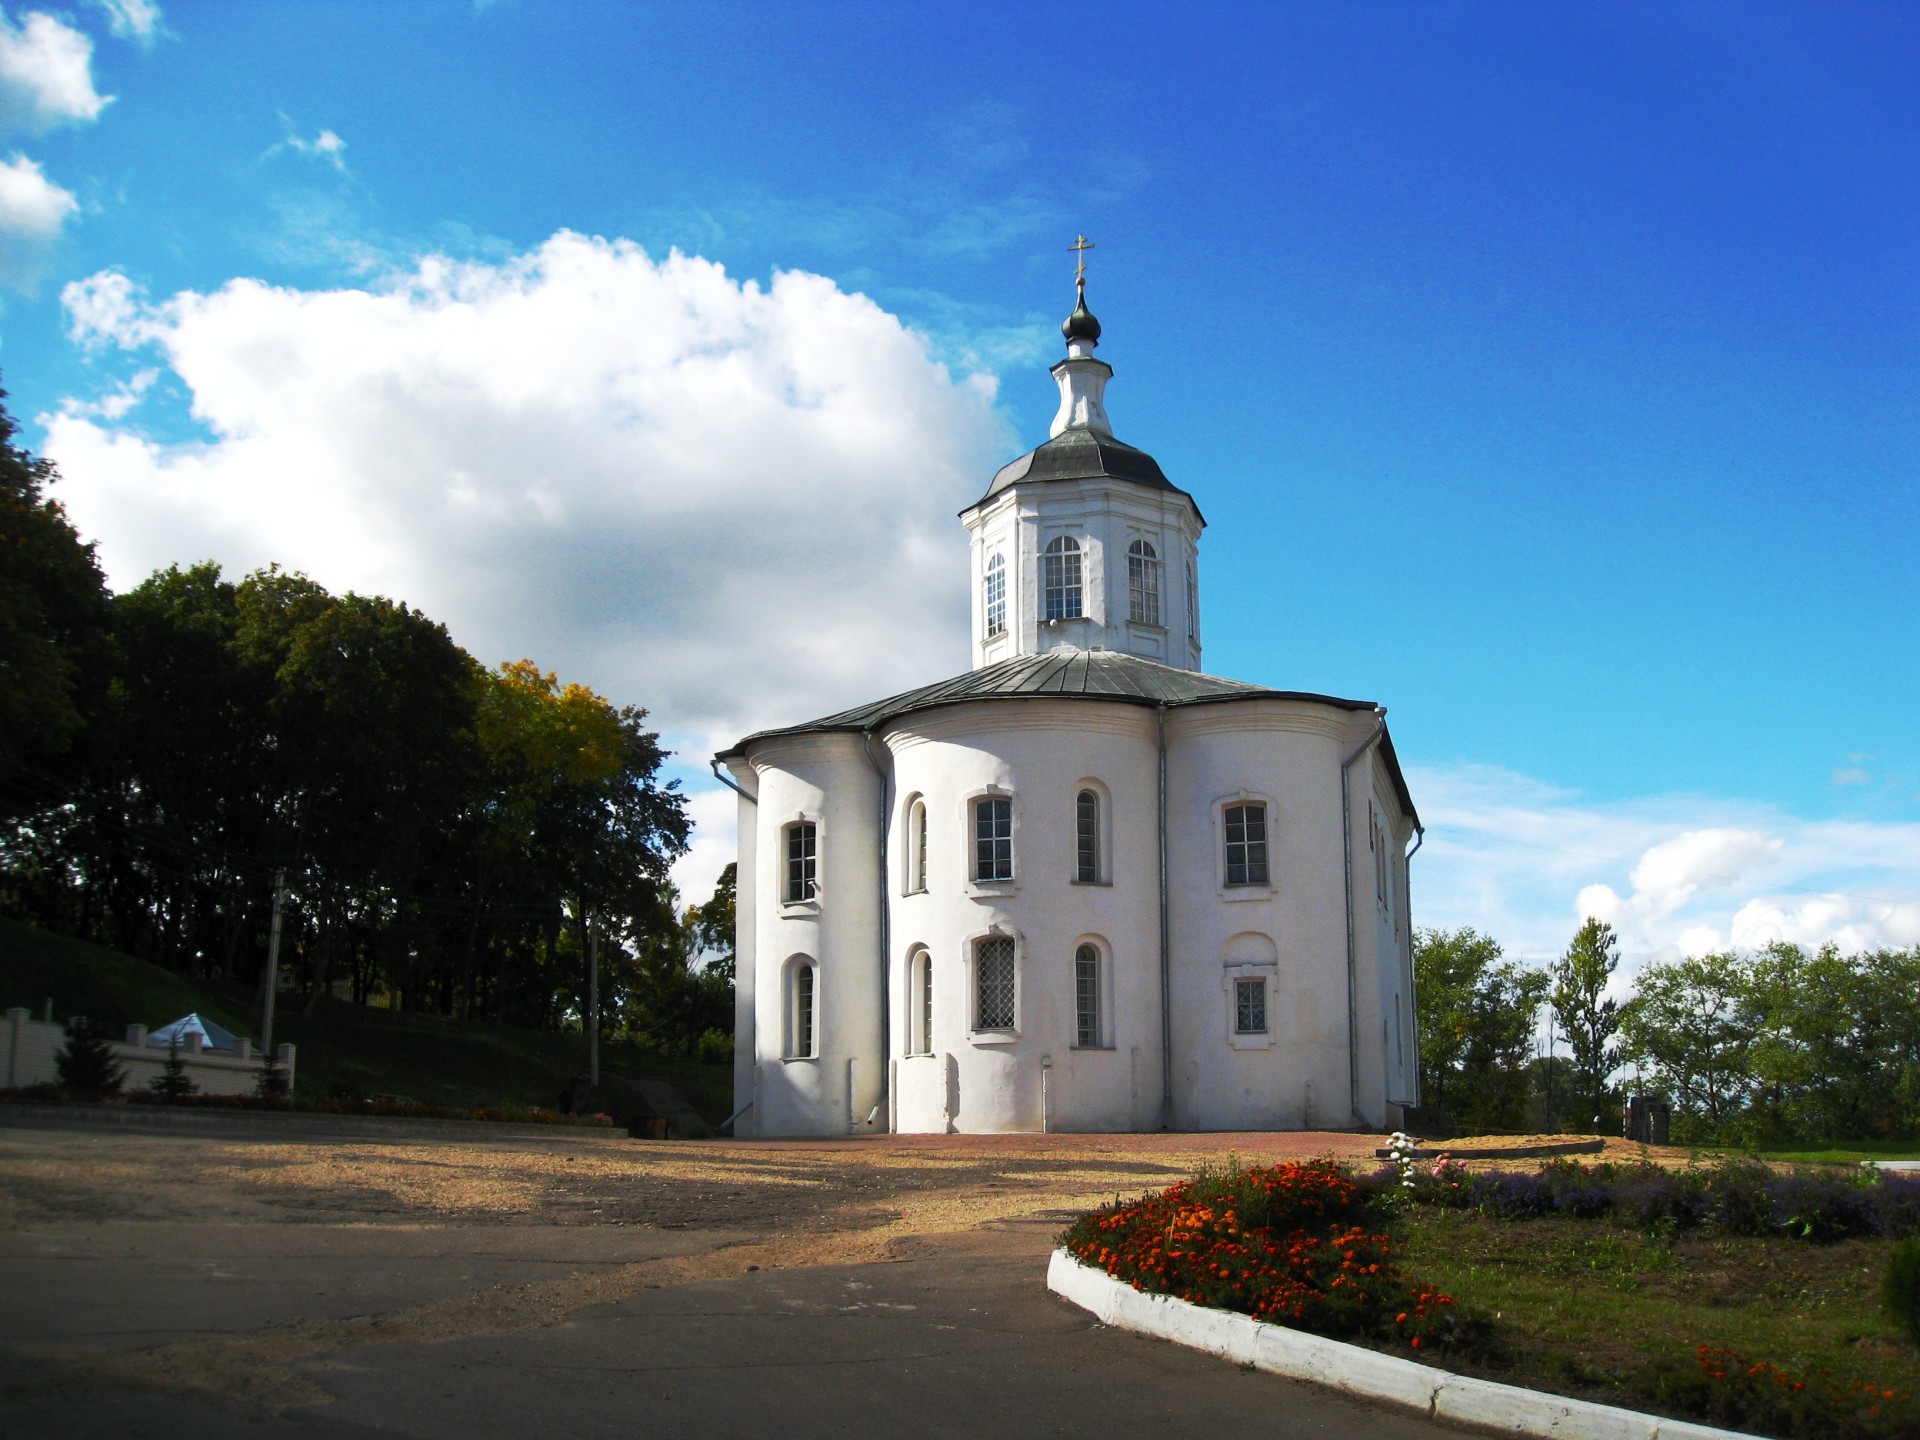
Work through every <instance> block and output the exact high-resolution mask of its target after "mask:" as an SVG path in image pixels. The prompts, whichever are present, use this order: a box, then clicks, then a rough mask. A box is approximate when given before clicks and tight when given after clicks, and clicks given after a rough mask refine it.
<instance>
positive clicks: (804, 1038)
mask: <svg viewBox="0 0 1920 1440" xmlns="http://www.w3.org/2000/svg"><path fill="white" fill-rule="evenodd" d="M792 1055H793V1058H794V1059H796V1060H811V1059H812V1058H813V966H811V965H796V966H794V967H793V1048H792Z"/></svg>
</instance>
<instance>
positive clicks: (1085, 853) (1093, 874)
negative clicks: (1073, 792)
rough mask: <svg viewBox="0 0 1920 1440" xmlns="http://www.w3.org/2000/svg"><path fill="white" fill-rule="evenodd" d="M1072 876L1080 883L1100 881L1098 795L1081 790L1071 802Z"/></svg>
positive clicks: (1096, 883) (1089, 883) (1087, 883)
mask: <svg viewBox="0 0 1920 1440" xmlns="http://www.w3.org/2000/svg"><path fill="white" fill-rule="evenodd" d="M1073 810H1074V815H1073V831H1074V835H1073V839H1074V855H1073V878H1074V879H1075V880H1076V881H1077V882H1078V883H1080V884H1082V885H1098V884H1099V883H1100V797H1099V796H1098V795H1096V794H1094V793H1093V791H1091V790H1082V791H1081V792H1080V794H1079V795H1078V796H1077V797H1076V798H1075V800H1074V803H1073Z"/></svg>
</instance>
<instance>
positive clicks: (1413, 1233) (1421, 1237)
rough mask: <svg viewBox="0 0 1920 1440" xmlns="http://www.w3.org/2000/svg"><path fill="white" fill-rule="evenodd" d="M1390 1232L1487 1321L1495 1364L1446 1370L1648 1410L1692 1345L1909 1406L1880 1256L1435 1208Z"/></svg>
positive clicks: (1853, 1243)
mask: <svg viewBox="0 0 1920 1440" xmlns="http://www.w3.org/2000/svg"><path fill="white" fill-rule="evenodd" d="M1394 1229H1395V1233H1396V1237H1397V1238H1396V1246H1395V1248H1396V1251H1397V1255H1396V1258H1397V1259H1398V1260H1399V1261H1400V1262H1401V1263H1402V1264H1403V1265H1404V1266H1405V1268H1406V1270H1407V1272H1408V1273H1410V1274H1413V1275H1417V1276H1419V1277H1421V1278H1422V1279H1425V1280H1427V1281H1430V1282H1432V1283H1434V1284H1436V1285H1438V1286H1439V1287H1440V1288H1441V1289H1442V1290H1444V1291H1446V1292H1447V1293H1449V1294H1451V1295H1453V1296H1454V1297H1455V1299H1456V1301H1457V1302H1458V1304H1459V1305H1460V1307H1461V1308H1462V1309H1463V1310H1465V1311H1469V1312H1472V1311H1477V1312H1479V1313H1480V1314H1482V1315H1484V1316H1487V1317H1497V1321H1496V1326H1497V1332H1498V1333H1499V1335H1500V1336H1501V1338H1502V1342H1503V1343H1504V1344H1505V1345H1506V1346H1507V1347H1508V1350H1509V1353H1508V1354H1507V1355H1506V1356H1505V1357H1504V1359H1502V1360H1499V1361H1497V1362H1494V1363H1489V1364H1485V1365H1478V1366H1476V1365H1473V1364H1471V1363H1468V1364H1458V1363H1456V1362H1455V1361H1454V1360H1452V1359H1449V1360H1447V1361H1445V1362H1443V1363H1446V1364H1447V1365H1448V1367H1449V1368H1459V1369H1469V1370H1474V1371H1476V1372H1477V1373H1480V1374H1484V1375H1487V1376H1489V1377H1490V1378H1494V1379H1501V1380H1505V1381H1508V1382H1510V1383H1516V1384H1526V1385H1537V1386H1542V1387H1544V1388H1548V1389H1554V1390H1558V1391H1561V1392H1564V1393H1567V1394H1575V1395H1582V1396H1585V1397H1588V1398H1592V1399H1597V1400H1601V1401H1604V1402H1606V1403H1609V1404H1615V1405H1624V1406H1627V1407H1629V1408H1649V1406H1650V1404H1651V1403H1652V1388H1653V1382H1652V1378H1651V1377H1652V1375H1653V1373H1654V1372H1655V1371H1656V1370H1657V1369H1658V1368H1659V1367H1660V1366H1661V1365H1662V1364H1663V1363H1664V1364H1667V1365H1675V1364H1677V1365H1678V1366H1679V1367H1680V1368H1682V1369H1687V1368H1688V1367H1694V1366H1696V1365H1697V1361H1696V1359H1695V1357H1696V1354H1697V1349H1698V1347H1699V1346H1701V1345H1703V1344H1705V1345H1713V1346H1716V1347H1720V1346H1724V1347H1728V1348H1731V1349H1734V1350H1738V1351H1740V1352H1742V1353H1743V1354H1745V1355H1747V1356H1750V1357H1752V1358H1753V1359H1755V1360H1762V1361H1768V1362H1771V1363H1772V1364H1774V1365H1777V1366H1780V1367H1782V1368H1783V1369H1785V1370H1788V1371H1790V1372H1794V1373H1795V1374H1796V1375H1800V1376H1806V1375H1809V1374H1811V1373H1812V1372H1816V1371H1819V1370H1828V1371H1831V1372H1832V1373H1833V1374H1834V1375H1836V1376H1842V1377H1845V1378H1847V1379H1849V1380H1851V1379H1858V1380H1863V1381H1868V1382H1871V1383H1873V1384H1875V1385H1878V1386H1881V1387H1883V1388H1888V1389H1894V1390H1898V1391H1902V1392H1906V1393H1910V1394H1911V1393H1915V1392H1920V1354H1917V1353H1916V1347H1915V1345H1914V1343H1913V1341H1912V1339H1911V1338H1910V1337H1908V1336H1907V1335H1906V1334H1905V1333H1904V1332H1903V1331H1902V1330H1900V1329H1899V1328H1898V1327H1897V1326H1896V1325H1895V1324H1894V1322H1893V1320H1892V1319H1891V1318H1890V1317H1889V1316H1888V1315H1887V1314H1886V1313H1885V1311H1884V1310H1883V1309H1882V1307H1881V1303H1880V1296H1879V1286H1880V1281H1881V1276H1882V1275H1883V1274H1884V1273H1885V1272H1886V1268H1887V1261H1888V1255H1889V1253H1890V1251H1891V1249H1892V1242H1891V1241H1884V1240H1847V1241H1842V1242H1840V1243H1838V1244H1831V1245H1816V1244H1811V1243H1807V1242H1805V1241H1798V1240H1790V1239H1775V1238H1752V1237H1746V1236H1729V1235H1721V1234H1711V1235H1691V1234H1682V1235H1680V1236H1677V1237H1673V1238H1658V1237H1654V1236H1649V1235H1646V1234H1643V1233H1641V1232H1639V1231H1637V1230H1634V1229H1630V1228H1627V1227H1623V1226H1620V1225H1616V1224H1614V1223H1612V1222H1610V1221H1592V1220H1577V1219H1567V1218H1552V1219H1539V1220H1525V1221H1513V1220H1500V1219H1496V1218H1493V1217H1491V1216H1486V1215H1482V1214H1479V1213H1477V1212H1475V1211H1470V1210H1449V1209H1442V1208H1439V1207H1436V1206H1413V1207H1409V1208H1408V1209H1406V1210H1405V1211H1402V1212H1400V1213H1399V1214H1398V1215H1397V1216H1396V1217H1395V1226H1394Z"/></svg>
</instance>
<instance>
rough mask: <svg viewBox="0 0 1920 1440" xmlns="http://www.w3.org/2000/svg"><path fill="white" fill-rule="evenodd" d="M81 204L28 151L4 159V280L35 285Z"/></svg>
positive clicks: (0, 230) (0, 165) (0, 276)
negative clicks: (53, 246)
mask: <svg viewBox="0 0 1920 1440" xmlns="http://www.w3.org/2000/svg"><path fill="white" fill-rule="evenodd" d="M79 208H80V206H79V202H78V201H76V200H75V199H74V198H73V195H72V192H70V191H67V190H63V189H61V188H60V187H59V186H58V185H56V184H54V183H53V182H52V181H51V180H49V179H47V177H46V175H45V173H44V172H43V171H42V170H41V169H40V166H39V164H38V163H37V162H35V161H33V160H29V159H27V158H26V156H24V155H15V156H14V157H13V158H12V159H11V160H5V161H0V282H4V283H6V284H8V285H12V286H14V287H16V288H25V287H28V286H31V285H32V283H33V282H34V280H35V279H37V278H38V276H39V274H40V270H41V267H42V266H43V265H44V264H45V262H46V259H47V254H48V252H49V250H50V249H51V247H52V245H53V242H54V241H55V240H56V239H58V238H59V235H60V230H61V227H62V226H63V225H65V224H66V221H67V217H68V216H69V215H71V214H73V213H74V211H76V210H78V209H79Z"/></svg>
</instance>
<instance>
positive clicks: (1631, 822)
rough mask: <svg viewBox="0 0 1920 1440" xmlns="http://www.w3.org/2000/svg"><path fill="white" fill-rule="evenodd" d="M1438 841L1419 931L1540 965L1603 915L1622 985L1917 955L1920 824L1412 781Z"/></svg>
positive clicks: (1732, 803) (1445, 772) (1453, 778)
mask: <svg viewBox="0 0 1920 1440" xmlns="http://www.w3.org/2000/svg"><path fill="white" fill-rule="evenodd" d="M1409 783H1410V784H1411V786H1412V789H1413V794H1414V798H1415V801H1416V802H1417V803H1418V804H1419V806H1420V810H1421V814H1422V816H1423V817H1424V818H1425V819H1426V820H1427V822H1428V831H1427V834H1428V839H1427V843H1426V845H1425V847H1424V848H1423V849H1422V851H1421V853H1420V855H1419V857H1417V858H1416V859H1415V861H1414V909H1415V920H1416V923H1418V924H1420V925H1433V926H1442V927H1453V926H1457V925H1472V926H1474V927H1476V928H1478V929H1480V930H1482V931H1484V932H1487V933H1490V934H1492V935H1494V936H1495V937H1497V938H1498V939H1500V940H1501V941H1502V942H1503V943H1504V944H1505V945H1506V947H1507V949H1508V952H1509V953H1511V954H1514V955H1517V956H1520V957H1523V958H1528V959H1533V960H1544V959H1547V958H1549V957H1551V956H1553V955H1556V954H1558V953H1559V952H1560V951H1561V950H1563V949H1565V947H1566V944H1567V942H1568V940H1569V939H1571V938H1572V935H1573V931H1574V929H1575V928H1576V927H1577V926H1578V925H1579V924H1580V922H1581V921H1582V920H1583V919H1585V918H1587V917H1588V916H1591V917H1593V918H1595V919H1599V920H1604V921H1606V922H1607V923H1608V924H1611V925H1613V926H1614V927H1615V928H1616V929H1617V930H1618V931H1619V933H1620V938H1621V950H1622V954H1623V958H1624V960H1625V963H1624V964H1623V965H1622V967H1621V968H1622V975H1621V980H1620V982H1619V983H1620V984H1622V985H1624V983H1625V981H1626V980H1627V978H1628V977H1629V976H1630V975H1631V973H1632V972H1634V971H1635V970H1637V969H1638V968H1639V965H1640V964H1641V963H1643V962H1644V961H1645V960H1647V959H1649V958H1652V957H1654V956H1672V955H1676V954H1680V953H1686V954H1690V955H1697V954H1702V953H1704V952H1706V951H1709V950H1716V949H1722V948H1725V947H1727V946H1729V945H1733V946H1738V947H1741V948H1751V947H1753V946H1757V945H1761V944H1764V943H1766V942H1767V941H1768V940H1773V939H1785V940H1793V941H1797V942H1799V943H1802V944H1812V945H1818V944H1822V943H1824V942H1826V941H1828V940H1831V941H1833V942H1835V943H1836V944H1838V945H1840V946H1841V947H1842V948H1843V949H1863V948H1871V947H1873V946H1878V945H1888V946H1904V945H1912V944H1920V881H1917V880H1916V877H1917V876H1920V824H1912V823H1908V824H1896V823H1876V822H1870V821H1855V820H1810V819H1807V818H1805V817H1803V816H1796V815H1793V814H1790V813H1787V812H1784V811H1781V810H1779V809H1778V808H1776V807H1773V806H1768V805H1762V804H1759V803H1757V802H1752V801H1742V800H1727V799H1715V798H1710V797H1703V796H1692V795H1681V796H1655V797H1647V798H1643V799H1637V800H1628V801H1621V802H1614V803H1606V804H1601V803H1596V802H1591V801H1587V800H1584V799H1583V798H1582V797H1581V796H1579V795H1577V794H1574V793H1571V792H1568V791H1564V790H1557V789H1554V788H1553V787H1551V786H1548V785H1545V784H1543V783H1541V782H1539V781H1537V780H1533V779H1530V778H1528V777H1526V776H1523V775H1516V774H1514V773H1512V772H1510V771H1504V770H1499V769H1496V768H1492V767H1484V766H1450V767H1409Z"/></svg>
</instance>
